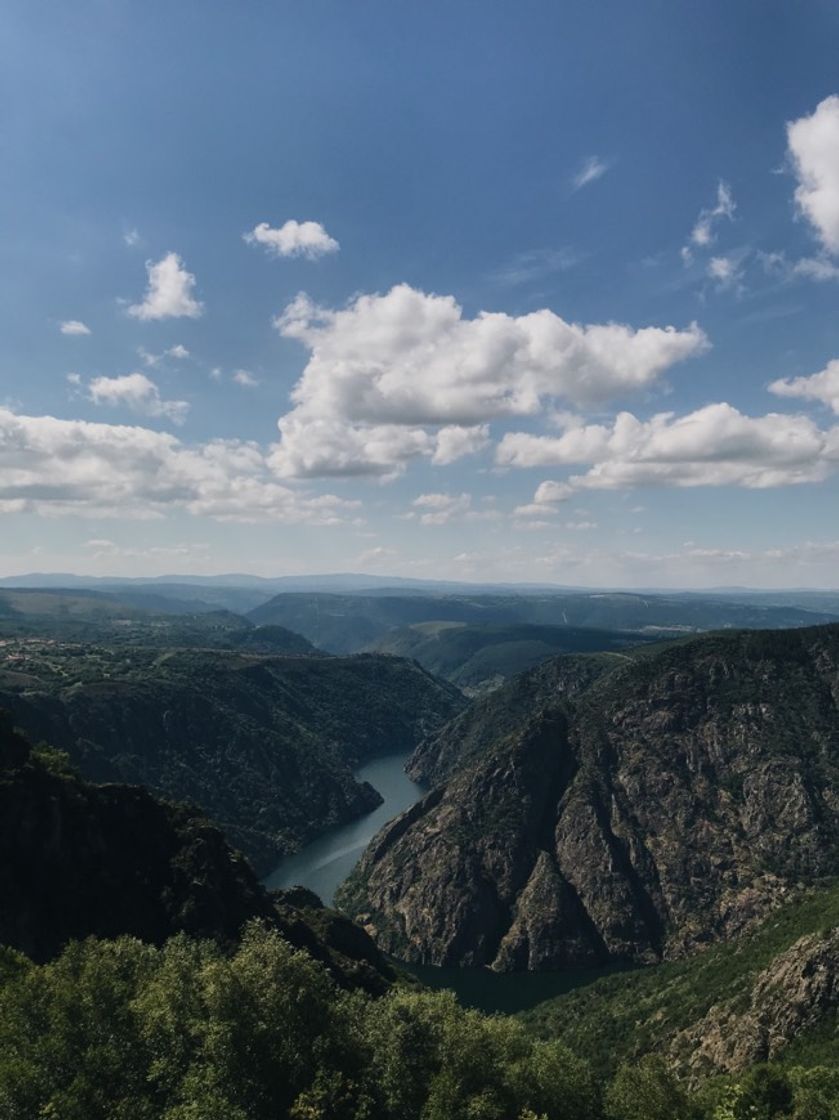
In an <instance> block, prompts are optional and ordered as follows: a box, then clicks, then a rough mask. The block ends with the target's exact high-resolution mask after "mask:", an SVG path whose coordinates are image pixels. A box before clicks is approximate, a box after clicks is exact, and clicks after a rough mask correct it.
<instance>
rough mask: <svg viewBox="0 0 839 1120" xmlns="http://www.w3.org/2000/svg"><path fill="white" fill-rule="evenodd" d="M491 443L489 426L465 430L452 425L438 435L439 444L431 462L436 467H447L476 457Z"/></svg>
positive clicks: (478, 426) (484, 425) (478, 425)
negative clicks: (467, 458)
mask: <svg viewBox="0 0 839 1120" xmlns="http://www.w3.org/2000/svg"><path fill="white" fill-rule="evenodd" d="M488 443H489V425H488V424H477V425H475V426H474V427H471V428H465V427H463V426H462V425H460V424H450V425H449V427H447V428H441V429H440V431H439V432H438V433H437V442H436V446H435V450H434V454H433V455H432V457H431V462H432V463H434V464H435V465H436V466H446V465H447V464H448V463H454V462H455V460H457V459H462V458H463V457H464V456H466V455H475V454H477V452H478V451H482V450H483V449H484V448H485V447H486V445H487V444H488Z"/></svg>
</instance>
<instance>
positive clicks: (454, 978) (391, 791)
mask: <svg viewBox="0 0 839 1120" xmlns="http://www.w3.org/2000/svg"><path fill="white" fill-rule="evenodd" d="M409 757H410V755H409V754H389V755H385V756H384V757H382V758H377V759H375V760H374V761H373V762H368V763H367V765H366V766H362V767H361V769H360V770H357V771H356V775H355V776H356V778H358V780H359V781H364V782H369V783H370V785H371V786H373V788H374V789H377V790H378V791H379V793H380V794H381V795H382V797H383V798H384V801H383V802H382V804H381V805H380V806H379V807H378V809H374V810H373V812H372V813H368V814H367V815H366V816H364V817H361V818H359V819H358V820H355V821H353V822H352V823H351V824H345V825H338V826H337V827H335V828H333V829H330V830H329V832H325V833H323V834H322V835H321V836H318V837H317V839H316V840H313V841H312V842H311V844H307V845H306V847H305V848H303V849H302V850H301V851H299V852H296V853H295V854H294V855H293V856H287V857H286V858H285V859H284V860H283V861H282V863H281V864H280V865H279V866H278V867H277V868H276V869H275V870H274V871H272V873H271V874H270V875H269V876H268V878H267V879H266V880H265V886H266V887H269V888H284V887H294V886H303V887H308V888H309V890H311V891H314V892H315V894H316V895H318V896H319V897H320V898H321V899H322V900H323V902H324V903H325V904H326V905H327V906H331V905H332V904H333V902H334V900H335V892H336V890H337V889H338V887H339V886H340V885H341V883H343V882H344V880H345V879H346V878H347V876H348V875H349V873H350V872H351V871H352V869H353V868H354V867H355V865H356V864H357V863H358V861H359V859H360V858H361V854H362V852H363V851H364V849H365V848H366V847H367V845H368V844H369V843H370V841H371V840H372V839H373V837H374V836H375V834H376V833H377V832H378V831H379V829H380V828H381V827H382V825H383V824H385V823H386V822H387V821H389V820H391V819H392V818H393V817H395V816H398V815H399V813H402V812H404V811H405V809H408V808H410V807H411V805H413V804H414V802H415V801H419V799H420V798H421V797H422V795H423V792H424V790H423V788H422V786H419V785H417V783H416V782H412V781H411V779H410V778H409V777H408V775H407V774H406V773H405V763H406V762H407V761H408V759H409ZM397 963H399V964H400V966H401V967H402V968H406V969H408V970H409V971H410V972H413V973H414V975H415V976H416V977H417V978H418V979H419V980H421V981H422V983H423V984H425V985H427V986H428V987H430V988H450V989H451V990H452V991H454V992H455V994H456V995H457V997H458V999H459V1000H460V1002H461V1003H462V1004H464V1006H467V1007H477V1008H479V1009H480V1010H481V1011H487V1012H491V1011H503V1012H507V1013H508V1014H512V1013H514V1012H516V1011H524V1010H526V1009H527V1008H529V1007H534V1006H535V1005H536V1004H537V1003H541V1002H542V1001H543V1000H546V999H550V998H551V997H552V996H558V995H562V994H563V993H564V992H569V991H571V990H572V989H573V988H578V987H581V986H582V985H584V984H590V983H591V982H592V981H593V980H596V979H597V978H598V976H603V975H604V974H606V973H608V972H613V971H615V966H614V965H613V966H610V967H608V968H601V969H586V970H585V971H569V972H524V973H522V972H517V973H497V972H490V970H489V969H485V968H438V967H436V966H435V965H411V964H405V963H404V962H401V961H400V962H397Z"/></svg>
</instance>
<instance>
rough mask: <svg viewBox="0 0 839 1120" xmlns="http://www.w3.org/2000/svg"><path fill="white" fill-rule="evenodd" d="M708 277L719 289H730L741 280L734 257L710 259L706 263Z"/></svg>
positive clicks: (736, 260)
mask: <svg viewBox="0 0 839 1120" xmlns="http://www.w3.org/2000/svg"><path fill="white" fill-rule="evenodd" d="M708 275H709V276H710V278H711V279H712V280H713V281H715V282H716V284H717V285H718V286H719V287H720V288H730V287H732V286H733V285H734V284H737V283H739V281H740V280H741V279H742V273H741V271H740V264H739V261H738V259H737V257H736V256H729V257H711V259H710V260H709V261H708Z"/></svg>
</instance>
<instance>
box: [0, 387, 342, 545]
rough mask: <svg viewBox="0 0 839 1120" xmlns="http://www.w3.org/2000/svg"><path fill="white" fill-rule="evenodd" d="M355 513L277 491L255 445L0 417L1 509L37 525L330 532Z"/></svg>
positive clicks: (328, 500)
mask: <svg viewBox="0 0 839 1120" xmlns="http://www.w3.org/2000/svg"><path fill="white" fill-rule="evenodd" d="M358 506H359V503H358V502H352V501H345V500H342V499H340V498H338V497H336V496H335V495H333V494H322V495H306V494H302V493H300V492H299V491H298V490H292V489H290V488H289V487H287V486H284V485H282V484H281V483H279V482H277V480H276V478H275V477H274V476H273V474H272V472H271V469H270V464H269V461H268V458H267V457H266V454H265V452H264V451H263V450H262V449H261V448H260V447H259V446H258V445H257V444H255V443H248V442H243V441H239V440H212V441H210V442H208V443H203V444H197V445H193V446H189V445H186V444H183V443H181V441H180V440H178V439H177V438H176V437H175V436H173V435H171V434H170V433H167V432H155V431H152V430H150V429H148V428H143V427H133V426H127V425H115V424H101V423H90V422H87V421H82V420H59V419H56V418H55V417H52V416H22V415H19V414H16V413H13V412H11V411H10V410H9V409H4V408H0V510H2V511H3V512H7V513H10V512H16V513H18V512H34V513H38V514H41V515H43V516H60V515H65V514H75V515H79V516H85V517H95V518H100V517H133V518H149V517H162V516H165V515H166V514H167V513H169V512H173V511H178V510H180V511H186V512H188V513H191V514H194V515H196V516H205V517H211V518H215V519H218V520H222V521H277V522H282V523H296V522H304V523H308V524H314V525H332V524H337V523H339V522H342V521H346V520H347V518H348V516H350V515H351V514H352V512H353V511H354V510H356V509H357V508H358Z"/></svg>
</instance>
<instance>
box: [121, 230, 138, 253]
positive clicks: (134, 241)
mask: <svg viewBox="0 0 839 1120" xmlns="http://www.w3.org/2000/svg"><path fill="white" fill-rule="evenodd" d="M122 240H123V241H124V242H125V244H126V245H127V246H128V247H129V248H130V249H133V248H134V246H135V245H139V244H140V231H139V230H136V229H128V230H126V231H125V233H124V234H123V235H122Z"/></svg>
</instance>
